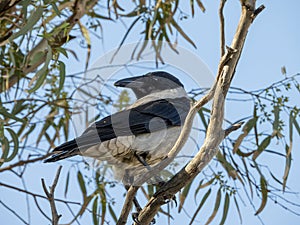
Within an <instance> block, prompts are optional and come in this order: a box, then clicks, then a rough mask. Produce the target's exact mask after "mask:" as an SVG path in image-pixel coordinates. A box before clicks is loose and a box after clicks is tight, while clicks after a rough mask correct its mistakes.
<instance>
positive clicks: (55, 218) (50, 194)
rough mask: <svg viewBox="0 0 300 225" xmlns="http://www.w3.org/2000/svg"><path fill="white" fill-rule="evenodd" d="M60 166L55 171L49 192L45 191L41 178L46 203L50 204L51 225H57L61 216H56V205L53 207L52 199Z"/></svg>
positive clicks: (53, 200)
mask: <svg viewBox="0 0 300 225" xmlns="http://www.w3.org/2000/svg"><path fill="white" fill-rule="evenodd" d="M61 168H62V166H60V167H59V168H58V170H57V173H56V176H55V178H54V181H53V184H52V186H51V187H50V190H49V191H48V190H47V187H46V184H45V181H44V179H43V178H42V186H43V189H44V192H45V194H46V196H47V198H48V201H49V203H50V207H51V212H52V225H58V221H59V218H60V217H61V215H58V213H57V210H56V205H55V199H54V192H55V188H56V185H57V182H58V178H59V175H60V171H61Z"/></svg>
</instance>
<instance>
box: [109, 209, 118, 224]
mask: <svg viewBox="0 0 300 225" xmlns="http://www.w3.org/2000/svg"><path fill="white" fill-rule="evenodd" d="M108 210H109V213H110V215H111V217H112V218H113V220H114V221H115V223H117V221H118V218H117V216H116V214H115V211H114V210H113V208H112V207H111V205H108Z"/></svg>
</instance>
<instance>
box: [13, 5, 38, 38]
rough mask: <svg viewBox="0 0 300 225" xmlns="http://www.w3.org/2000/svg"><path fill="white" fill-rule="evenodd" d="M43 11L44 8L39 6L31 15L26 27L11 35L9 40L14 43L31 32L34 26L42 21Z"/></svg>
mask: <svg viewBox="0 0 300 225" xmlns="http://www.w3.org/2000/svg"><path fill="white" fill-rule="evenodd" d="M43 11H44V9H43V7H42V6H38V7H37V8H36V10H35V11H34V12H33V13H32V14H31V15H30V17H29V18H28V20H27V22H26V23H25V25H24V26H23V27H22V28H21V29H20V30H19V31H18V32H17V33H14V34H13V35H11V36H10V38H9V40H10V41H11V42H12V41H13V40H14V39H16V38H18V37H19V36H21V35H25V34H26V33H27V32H28V31H29V30H31V29H32V28H33V26H34V25H36V23H37V22H38V21H39V19H41V17H42V15H43Z"/></svg>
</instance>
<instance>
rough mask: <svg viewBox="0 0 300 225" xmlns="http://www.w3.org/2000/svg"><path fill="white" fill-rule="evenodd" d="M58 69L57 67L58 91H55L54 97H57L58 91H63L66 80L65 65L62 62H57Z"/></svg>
mask: <svg viewBox="0 0 300 225" xmlns="http://www.w3.org/2000/svg"><path fill="white" fill-rule="evenodd" d="M58 67H59V86H58V89H57V91H56V95H59V93H60V91H61V90H62V89H63V87H64V83H65V78H66V65H65V63H64V62H62V61H59V62H58Z"/></svg>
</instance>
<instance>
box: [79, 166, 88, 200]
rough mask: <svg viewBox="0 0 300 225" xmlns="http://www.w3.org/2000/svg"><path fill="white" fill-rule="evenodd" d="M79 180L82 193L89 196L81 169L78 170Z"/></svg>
mask: <svg viewBox="0 0 300 225" xmlns="http://www.w3.org/2000/svg"><path fill="white" fill-rule="evenodd" d="M77 180H78V183H79V186H80V190H81V193H82V195H83V197H84V198H85V197H86V196H87V195H86V194H87V192H86V187H85V183H84V179H83V176H82V173H81V172H80V171H78V173H77Z"/></svg>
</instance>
